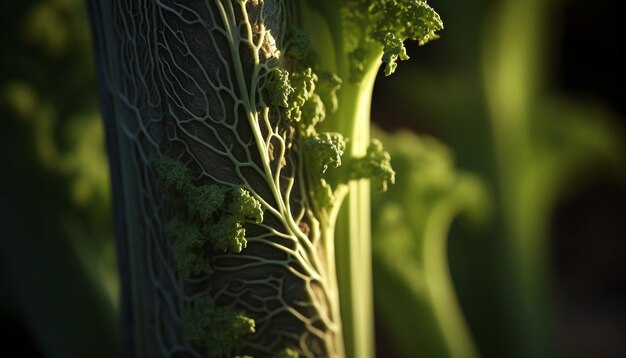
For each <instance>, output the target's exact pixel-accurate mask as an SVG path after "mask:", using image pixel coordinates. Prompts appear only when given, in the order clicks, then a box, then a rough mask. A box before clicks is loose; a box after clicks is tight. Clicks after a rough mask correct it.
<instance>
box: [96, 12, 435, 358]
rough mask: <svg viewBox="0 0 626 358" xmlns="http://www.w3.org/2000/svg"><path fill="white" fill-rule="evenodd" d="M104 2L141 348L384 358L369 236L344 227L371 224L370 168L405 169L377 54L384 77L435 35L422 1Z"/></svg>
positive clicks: (382, 180) (378, 181)
mask: <svg viewBox="0 0 626 358" xmlns="http://www.w3.org/2000/svg"><path fill="white" fill-rule="evenodd" d="M92 8H93V9H92V15H93V17H94V18H93V21H94V23H95V24H96V32H97V34H98V35H99V36H100V37H102V39H101V40H103V41H102V43H100V44H99V47H98V49H99V51H100V52H101V56H100V57H101V58H103V60H102V63H101V65H102V66H101V69H102V73H101V76H102V81H103V83H107V90H108V91H109V92H108V93H107V96H105V103H110V104H111V107H110V112H111V116H110V117H109V118H108V121H109V122H108V127H109V128H110V129H111V131H112V132H111V136H112V137H113V138H115V140H114V141H115V143H117V144H118V146H119V147H118V148H116V149H115V151H114V153H112V156H113V160H114V161H115V162H116V163H119V171H118V174H119V178H118V180H117V181H116V182H117V183H118V184H119V185H118V188H117V190H118V192H122V193H123V196H124V198H125V200H124V208H123V210H124V213H125V215H126V218H125V219H124V221H123V222H124V223H125V224H126V225H127V228H126V232H127V233H128V234H127V236H128V237H127V238H126V240H127V242H126V245H127V246H128V252H129V258H128V260H129V263H130V266H131V267H132V272H133V274H132V275H131V278H130V279H129V280H130V281H131V286H132V287H135V288H134V289H133V290H132V299H131V302H130V303H128V302H127V304H131V305H134V306H133V307H132V309H134V310H137V309H139V308H138V306H139V305H141V312H152V313H150V314H145V315H141V317H137V318H136V319H135V320H133V324H134V325H135V327H134V332H148V331H150V332H153V331H157V332H158V334H156V335H152V336H150V335H146V334H141V333H139V334H138V335H139V336H138V337H134V339H135V340H136V342H137V347H138V348H137V349H140V350H141V352H135V354H137V355H142V354H145V355H148V356H154V355H170V354H172V352H174V351H176V350H184V351H185V352H188V353H191V354H195V355H202V354H205V353H206V350H207V349H209V355H214V356H233V355H254V356H277V355H278V356H291V357H292V356H298V355H300V356H305V357H317V356H332V357H341V356H358V357H363V358H368V357H371V356H372V354H373V349H372V341H373V336H372V334H373V332H372V327H371V321H372V317H371V311H372V306H371V296H372V293H371V291H370V288H368V287H369V285H371V283H370V282H369V281H370V275H371V273H370V267H369V263H368V261H369V257H368V253H367V252H358V253H357V252H354V253H353V254H349V251H350V249H349V246H350V245H354V244H356V243H357V241H360V243H359V245H360V246H362V247H368V246H369V232H368V231H367V230H365V231H363V232H362V233H357V232H349V230H348V231H346V229H348V228H351V227H353V228H361V227H362V228H367V227H368V226H369V225H368V222H369V218H368V215H365V214H367V212H366V211H363V208H365V209H366V208H367V205H368V204H367V203H368V201H369V193H368V191H367V190H366V189H367V185H368V181H367V180H363V179H369V178H371V179H372V180H373V182H374V185H375V186H376V187H377V188H379V189H381V190H386V188H387V185H388V184H391V183H393V181H394V171H393V169H391V166H390V159H389V155H388V153H387V152H385V151H384V150H383V149H382V145H381V143H380V142H378V141H372V142H370V139H369V101H370V99H371V91H372V86H373V80H374V77H375V74H376V71H377V69H378V67H379V66H380V65H381V58H382V59H383V61H385V62H386V63H387V67H388V69H387V70H386V72H387V73H388V74H389V73H391V72H393V69H395V66H396V62H397V61H398V60H404V59H406V58H407V56H406V53H405V50H404V47H403V44H402V41H404V40H406V39H414V40H418V41H420V42H426V41H427V40H428V39H430V38H433V37H434V32H435V31H437V30H439V29H441V28H442V26H441V22H440V20H439V17H438V15H437V14H436V13H435V12H434V11H433V10H432V9H431V8H430V7H428V5H426V3H425V2H423V1H418V0H412V1H408V0H404V1H376V2H365V1H351V0H345V1H335V0H325V1H299V2H296V1H287V0H265V1H261V0H237V1H226V0H219V1H213V2H198V3H185V4H182V3H169V2H168V3H164V2H157V3H149V4H146V5H145V6H143V7H133V6H127V4H124V3H123V1H122V0H116V1H112V2H110V3H96V2H95V1H93V2H92ZM327 10H328V11H327ZM110 19H112V20H110ZM107 101H108V102H107ZM347 198H348V199H347ZM355 199H357V200H355ZM344 201H346V202H347V203H349V205H342V204H343V202H344ZM360 202H361V204H359V203H360ZM342 207H343V209H342ZM357 207H359V208H361V209H359V210H361V211H362V212H361V213H360V214H358V215H355V214H350V213H353V212H354V210H355V209H356V208H357ZM346 215H347V216H346ZM350 216H351V217H350ZM335 235H337V237H338V238H337V240H335ZM336 244H337V253H335V246H336ZM346 245H347V246H346ZM353 251H354V250H353ZM352 267H359V268H360V272H359V273H358V275H357V272H354V271H352ZM350 302H353V303H354V305H351V304H349V303H350ZM199 314H203V315H205V317H204V318H202V320H200V321H197V317H196V316H198V315H199ZM186 317H187V318H186ZM188 317H192V318H188ZM194 317H195V318H194ZM242 317H245V319H244V318H242ZM189 319H191V321H189ZM360 321H363V322H364V323H363V324H357V322H360ZM189 322H192V323H193V322H199V323H193V324H192V323H189ZM211 322H213V324H211ZM245 322H249V323H251V322H254V327H255V332H254V334H249V333H251V329H250V327H252V325H251V324H245ZM190 325H191V326H190ZM189 326H190V327H192V328H184V327H189ZM181 327H182V328H181ZM233 327H235V328H233ZM207 330H209V331H210V332H209V331H207ZM220 334H226V335H227V336H228V337H230V338H232V339H230V338H228V337H225V338H224V337H222V338H224V345H220V344H218V343H217V341H218V339H217V338H215V337H218V336H219V337H221V336H220ZM220 339H221V338H220ZM190 342H191V343H192V344H191V345H190V344H189V343H190ZM205 344H208V345H205ZM146 347H147V348H146ZM211 347H213V348H214V349H215V350H214V351H213V350H211V349H213V348H211ZM201 348H204V351H203V350H202V349H201ZM144 350H145V351H144ZM139 353H141V354H139Z"/></svg>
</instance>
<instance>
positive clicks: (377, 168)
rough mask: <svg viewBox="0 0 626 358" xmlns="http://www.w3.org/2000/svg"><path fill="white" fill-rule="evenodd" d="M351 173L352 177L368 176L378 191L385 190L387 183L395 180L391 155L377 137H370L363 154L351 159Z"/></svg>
mask: <svg viewBox="0 0 626 358" xmlns="http://www.w3.org/2000/svg"><path fill="white" fill-rule="evenodd" d="M351 175H352V179H363V178H370V179H371V180H372V185H373V186H374V188H375V189H376V190H380V191H387V187H388V185H389V184H394V183H395V181H396V173H395V171H394V170H393V168H392V167H391V156H390V155H389V153H388V152H386V151H385V150H384V149H383V144H382V143H381V141H379V140H378V139H372V142H371V143H370V145H369V146H368V147H367V152H366V154H365V156H363V157H361V158H355V159H353V161H352V165H351Z"/></svg>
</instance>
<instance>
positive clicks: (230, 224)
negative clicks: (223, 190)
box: [207, 215, 248, 253]
mask: <svg viewBox="0 0 626 358" xmlns="http://www.w3.org/2000/svg"><path fill="white" fill-rule="evenodd" d="M207 229H208V230H207V235H208V237H209V239H210V241H211V243H212V244H213V248H214V249H215V250H218V251H224V252H227V251H230V252H234V253H240V252H241V250H243V249H244V248H246V246H247V245H248V241H247V240H246V230H245V229H244V228H243V227H242V226H241V222H240V221H238V220H237V218H236V217H235V216H232V215H224V216H223V217H222V218H221V219H220V220H219V221H218V222H217V223H215V224H214V225H211V226H210V227H208V228H207Z"/></svg>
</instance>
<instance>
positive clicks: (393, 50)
mask: <svg viewBox="0 0 626 358" xmlns="http://www.w3.org/2000/svg"><path fill="white" fill-rule="evenodd" d="M408 59H409V56H408V55H407V54H406V48H405V47H404V44H403V43H402V41H401V40H400V39H398V38H397V37H396V35H394V34H392V33H391V32H389V33H387V34H386V35H385V41H384V43H383V58H382V61H383V63H385V64H386V66H385V76H389V75H391V74H392V73H394V72H395V70H396V67H397V66H398V63H397V62H396V61H398V60H401V61H406V60H408Z"/></svg>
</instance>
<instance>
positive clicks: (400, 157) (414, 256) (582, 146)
mask: <svg viewBox="0 0 626 358" xmlns="http://www.w3.org/2000/svg"><path fill="white" fill-rule="evenodd" d="M430 4H431V5H432V6H433V7H434V8H435V9H437V11H438V12H439V13H440V14H441V16H442V18H443V19H444V22H445V25H446V29H445V30H444V31H443V32H442V33H441V35H442V39H440V40H438V41H435V42H433V43H431V44H429V45H428V46H425V47H421V48H417V45H410V46H409V54H410V55H411V57H412V59H411V60H410V61H407V62H404V63H402V64H401V65H400V66H399V67H398V70H397V73H396V74H395V75H394V76H392V77H388V78H386V77H383V76H382V74H381V76H380V78H379V81H378V82H377V87H376V88H375V93H374V104H373V112H372V113H373V116H372V117H373V120H374V121H375V122H376V124H377V126H378V127H380V128H382V129H379V130H376V131H375V132H374V136H376V137H379V138H381V139H382V140H383V142H384V143H385V146H386V148H387V149H388V150H389V151H390V152H391V154H392V164H393V166H394V168H395V169H396V171H397V180H398V182H397V184H396V185H395V186H393V187H391V188H390V190H389V192H388V193H387V194H384V195H378V194H374V202H373V209H374V210H373V217H372V223H373V234H374V235H373V240H374V242H373V253H374V257H373V260H374V279H375V282H374V288H375V303H376V329H377V350H378V355H379V356H381V357H394V356H397V357H416V356H424V357H446V356H454V357H471V356H477V355H479V356H485V357H550V356H566V357H588V356H625V355H626V343H625V342H624V340H623V339H622V338H623V336H624V335H626V304H624V302H626V260H625V259H624V258H625V254H624V252H626V242H625V241H624V233H625V232H626V231H625V229H626V227H625V226H626V223H625V222H624V220H623V215H624V213H626V204H625V203H626V180H625V178H626V177H625V167H626V157H625V156H626V150H625V149H624V146H625V143H626V142H625V140H624V136H625V133H626V131H625V123H626V122H625V121H624V117H625V116H626V108H625V104H626V101H624V100H625V97H624V87H625V86H626V81H625V79H626V78H625V76H624V66H623V63H626V59H625V58H624V52H625V51H624V43H625V41H624V40H623V36H622V33H623V31H622V30H621V28H620V26H619V25H620V21H621V19H620V18H619V17H620V16H621V15H620V14H623V10H624V5H623V4H622V3H621V2H619V1H617V0H599V1H597V2H594V3H593V4H590V3H588V2H586V1H583V0H560V1H556V0H554V1H540V0H528V1H518V0H481V1H474V2H464V1H443V0H431V1H430ZM0 20H1V21H0V27H1V29H2V30H1V33H0V41H1V42H0V116H1V118H0V130H1V132H0V133H2V140H1V141H0V162H1V163H2V164H3V168H4V171H3V174H4V175H2V176H1V177H0V227H2V230H1V232H2V233H1V234H0V235H1V236H0V238H1V241H0V327H2V331H3V334H2V340H3V341H4V340H6V343H5V345H4V347H15V348H16V349H18V351H21V352H23V354H22V355H25V356H50V357H79V356H84V355H85V354H87V353H88V354H89V355H90V356H103V357H111V356H115V355H116V352H117V349H118V341H119V339H118V338H117V328H116V327H117V321H116V320H117V319H116V314H115V312H116V310H117V296H118V278H117V274H116V266H115V265H116V264H115V254H114V247H113V234H112V232H113V229H112V223H111V217H112V214H111V199H110V188H109V175H108V164H107V161H106V153H105V148H104V143H105V139H104V133H103V127H102V123H101V117H100V114H99V110H98V104H97V90H96V88H97V87H96V79H95V73H94V65H93V58H92V53H91V47H90V46H91V44H90V40H91V39H90V32H89V27H88V24H87V21H86V14H85V8H84V4H83V2H82V1H80V0H39V1H34V0H30V1H15V2H10V1H4V2H2V4H1V5H0ZM7 349H8V348H7Z"/></svg>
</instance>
